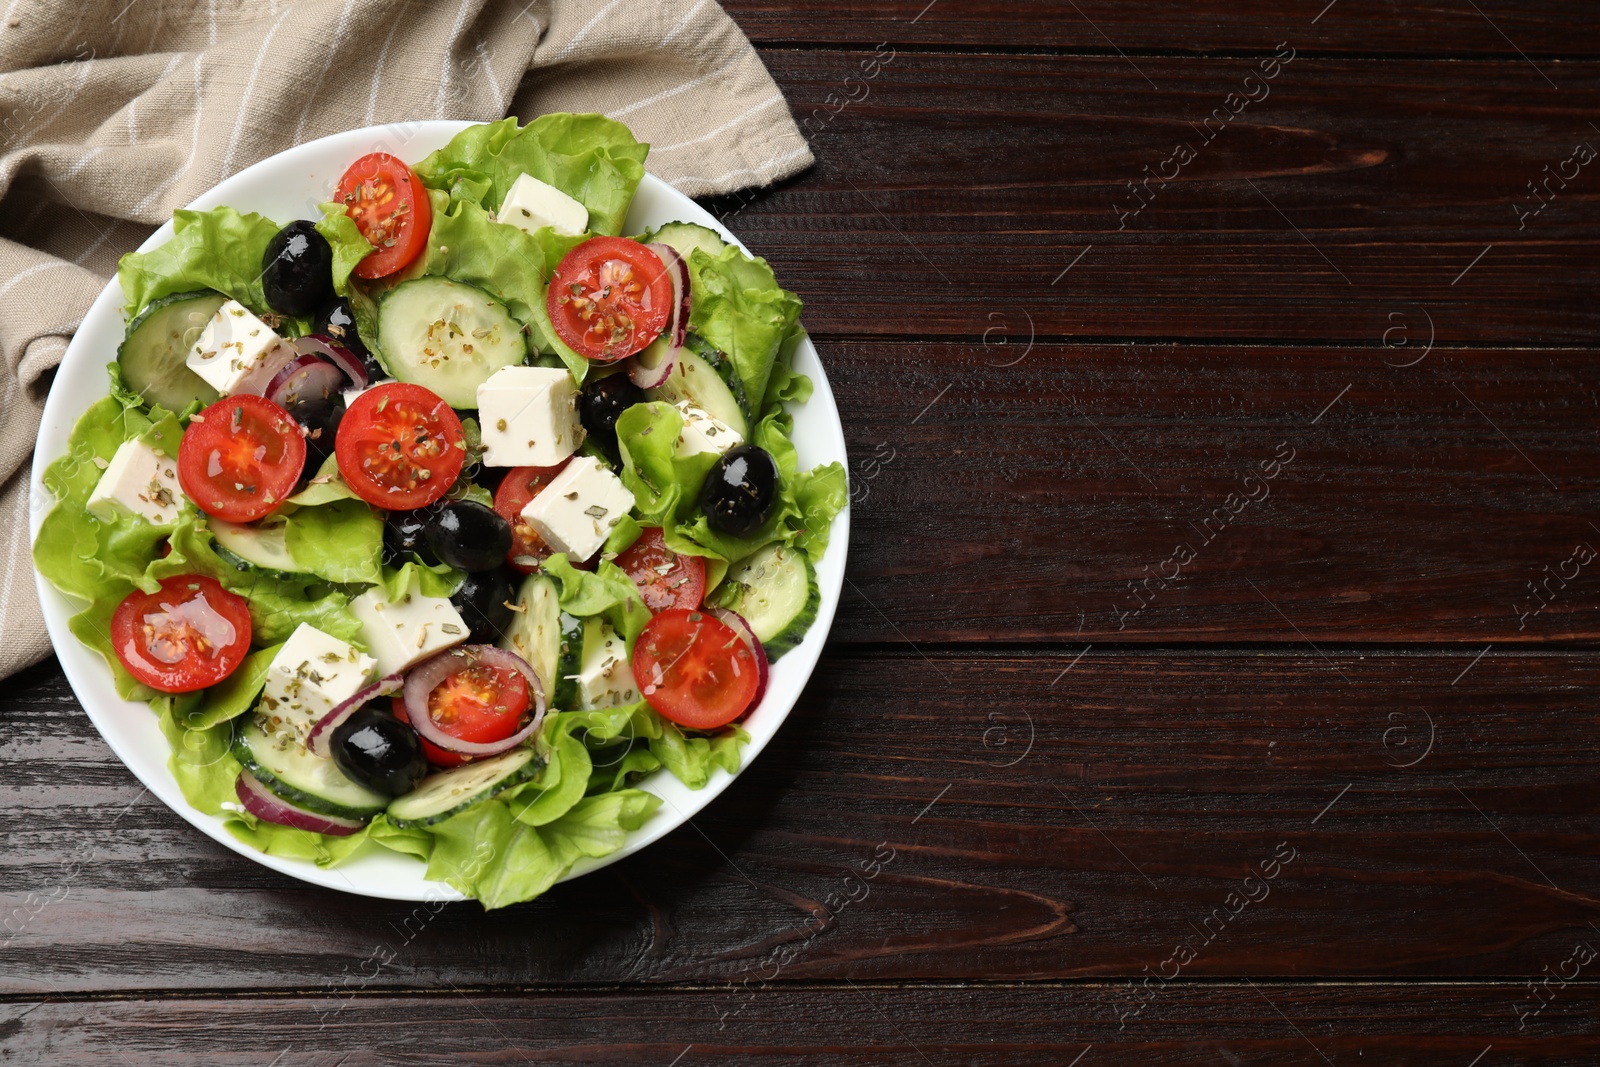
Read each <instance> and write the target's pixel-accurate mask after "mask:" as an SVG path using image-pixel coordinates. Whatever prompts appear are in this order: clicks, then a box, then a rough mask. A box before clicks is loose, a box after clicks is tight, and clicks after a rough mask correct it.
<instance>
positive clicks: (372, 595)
mask: <svg viewBox="0 0 1600 1067" xmlns="http://www.w3.org/2000/svg"><path fill="white" fill-rule="evenodd" d="M418 584H419V581H418V579H417V578H415V577H413V578H412V580H411V587H410V588H409V589H407V590H406V592H405V594H404V595H403V596H401V597H400V598H399V599H398V600H393V601H391V600H389V599H388V597H387V595H386V594H385V593H384V589H383V587H382V586H373V587H372V588H371V589H368V590H367V591H366V592H365V593H362V594H361V595H360V596H358V597H356V598H355V599H354V600H352V601H350V614H352V615H354V616H355V617H356V618H357V619H359V620H360V622H361V637H362V639H363V640H365V641H366V643H367V651H368V652H370V653H371V654H372V657H373V658H374V659H375V660H377V661H378V672H379V673H380V674H398V673H400V672H401V671H403V670H405V669H406V668H407V667H410V666H411V665H412V664H414V663H420V662H422V661H423V660H425V659H427V658H428V657H429V656H432V655H433V654H434V653H436V652H442V651H443V650H445V649H447V648H449V647H450V646H451V645H459V644H460V643H461V642H463V641H465V640H466V639H467V629H468V628H467V624H466V623H465V622H464V621H462V618H461V616H460V614H459V613H457V611H456V609H455V605H453V604H451V603H450V601H449V599H448V598H446V597H435V596H423V595H422V592H421V590H420V589H418Z"/></svg>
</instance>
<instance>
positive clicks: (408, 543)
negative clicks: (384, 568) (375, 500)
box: [383, 509, 439, 567]
mask: <svg viewBox="0 0 1600 1067" xmlns="http://www.w3.org/2000/svg"><path fill="white" fill-rule="evenodd" d="M431 517H432V516H431V514H430V513H429V512H428V511H427V510H424V509H419V510H417V511H391V512H389V519H388V521H387V522H385V523H384V524H383V561H384V562H385V563H387V564H389V565H390V566H391V567H398V566H400V565H401V564H404V563H410V562H411V560H412V557H413V556H415V557H416V558H417V559H420V560H421V561H422V562H423V563H426V564H428V565H429V566H430V567H431V566H433V565H434V564H435V563H438V562H439V559H438V557H437V556H435V555H434V554H433V548H432V546H430V545H429V544H428V538H427V535H426V534H425V533H424V531H425V530H426V529H427V526H428V521H429V519H430V518H431Z"/></svg>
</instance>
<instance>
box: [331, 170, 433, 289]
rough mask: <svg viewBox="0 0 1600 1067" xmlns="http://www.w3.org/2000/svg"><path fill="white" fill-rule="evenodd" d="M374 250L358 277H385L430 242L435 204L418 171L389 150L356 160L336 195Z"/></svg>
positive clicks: (411, 258) (364, 262) (420, 251)
mask: <svg viewBox="0 0 1600 1067" xmlns="http://www.w3.org/2000/svg"><path fill="white" fill-rule="evenodd" d="M334 195H335V196H337V197H338V199H339V202H340V203H341V204H343V205H344V212H345V214H346V215H349V216H350V218H351V219H352V220H353V221H354V222H355V224H356V228H357V229H358V230H360V231H361V236H363V237H365V238H366V239H367V240H368V241H370V242H371V243H372V247H373V249H374V251H373V252H371V253H370V254H368V256H367V257H366V258H365V259H363V260H362V261H361V262H360V263H357V264H356V267H355V271H354V272H353V273H354V274H355V276H356V277H357V278H369V279H370V278H384V277H387V276H388V275H390V274H393V273H394V272H395V271H397V270H399V269H400V268H402V267H404V266H405V265H406V264H408V263H410V262H411V261H412V260H413V259H416V258H417V256H419V255H421V254H422V250H423V249H424V248H425V247H427V244H428V230H429V229H431V228H432V226H433V205H432V204H431V203H429V201H428V190H427V189H425V188H423V186H422V179H420V178H418V177H417V174H416V171H414V170H412V169H411V168H410V167H408V166H406V165H405V163H403V162H402V161H401V160H399V159H396V158H395V157H394V156H391V155H390V154H389V153H387V152H373V153H372V154H371V155H367V156H362V157H361V158H360V159H358V160H356V161H355V162H354V163H352V164H350V169H349V170H347V171H345V172H344V177H342V178H340V179H339V189H338V192H336V193H335V194H334Z"/></svg>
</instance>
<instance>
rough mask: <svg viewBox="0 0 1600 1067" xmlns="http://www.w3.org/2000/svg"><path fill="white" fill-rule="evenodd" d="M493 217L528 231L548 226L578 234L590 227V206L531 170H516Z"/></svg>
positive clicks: (559, 231) (559, 230) (563, 232)
mask: <svg viewBox="0 0 1600 1067" xmlns="http://www.w3.org/2000/svg"><path fill="white" fill-rule="evenodd" d="M495 221H496V222H503V223H505V224H506V225H507V226H515V227H516V228H517V229H519V230H525V231H526V232H528V233H533V232H534V231H535V230H538V229H540V228H542V227H545V226H548V227H550V228H551V229H552V230H555V231H556V232H557V233H560V234H565V235H566V236H568V237H577V236H578V235H579V234H581V233H583V232H584V231H585V230H587V229H588V228H589V209H588V208H586V207H584V206H583V204H581V203H580V202H578V201H577V200H574V199H573V198H572V197H570V196H568V195H567V194H566V193H563V192H562V191H561V190H560V189H557V188H556V187H555V186H553V185H548V184H546V183H545V182H542V181H540V180H539V179H538V178H535V177H534V176H533V175H531V174H519V175H517V180H516V181H514V182H512V183H511V188H510V189H509V190H507V191H506V198H505V200H504V201H503V202H502V203H501V204H500V210H499V211H498V212H496V213H495Z"/></svg>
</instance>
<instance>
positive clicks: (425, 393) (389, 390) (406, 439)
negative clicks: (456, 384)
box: [334, 382, 467, 511]
mask: <svg viewBox="0 0 1600 1067" xmlns="http://www.w3.org/2000/svg"><path fill="white" fill-rule="evenodd" d="M334 454H335V455H337V456H338V457H339V473H340V474H342V475H343V476H344V480H345V481H346V482H348V483H349V485H350V488H351V489H352V490H354V491H355V494H356V496H359V497H360V498H361V499H362V500H365V501H366V502H367V503H369V504H371V505H372V506H373V507H377V508H383V509H385V510H388V511H409V510H411V509H413V508H420V507H426V506H427V505H429V504H431V503H433V502H434V501H435V500H438V499H439V498H440V497H442V496H444V494H445V493H447V492H448V491H449V490H450V486H451V485H453V484H454V483H455V480H456V476H457V475H459V474H460V473H461V465H462V464H463V463H464V462H465V461H466V458H467V438H466V434H464V433H463V432H462V430H461V420H460V419H459V418H457V417H456V413H455V412H454V411H451V410H450V405H449V404H446V403H445V402H444V401H443V400H441V399H440V398H439V396H438V395H437V394H436V393H434V392H432V391H430V390H428V389H424V388H423V387H422V386H420V385H408V384H406V383H403V382H391V383H389V384H388V385H379V386H376V387H374V388H372V389H368V390H367V391H366V392H364V393H362V394H361V395H360V396H358V397H356V399H355V403H353V404H351V405H350V408H349V410H348V411H346V412H345V413H344V418H343V419H340V420H339V435H338V437H336V438H335V439H334Z"/></svg>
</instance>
